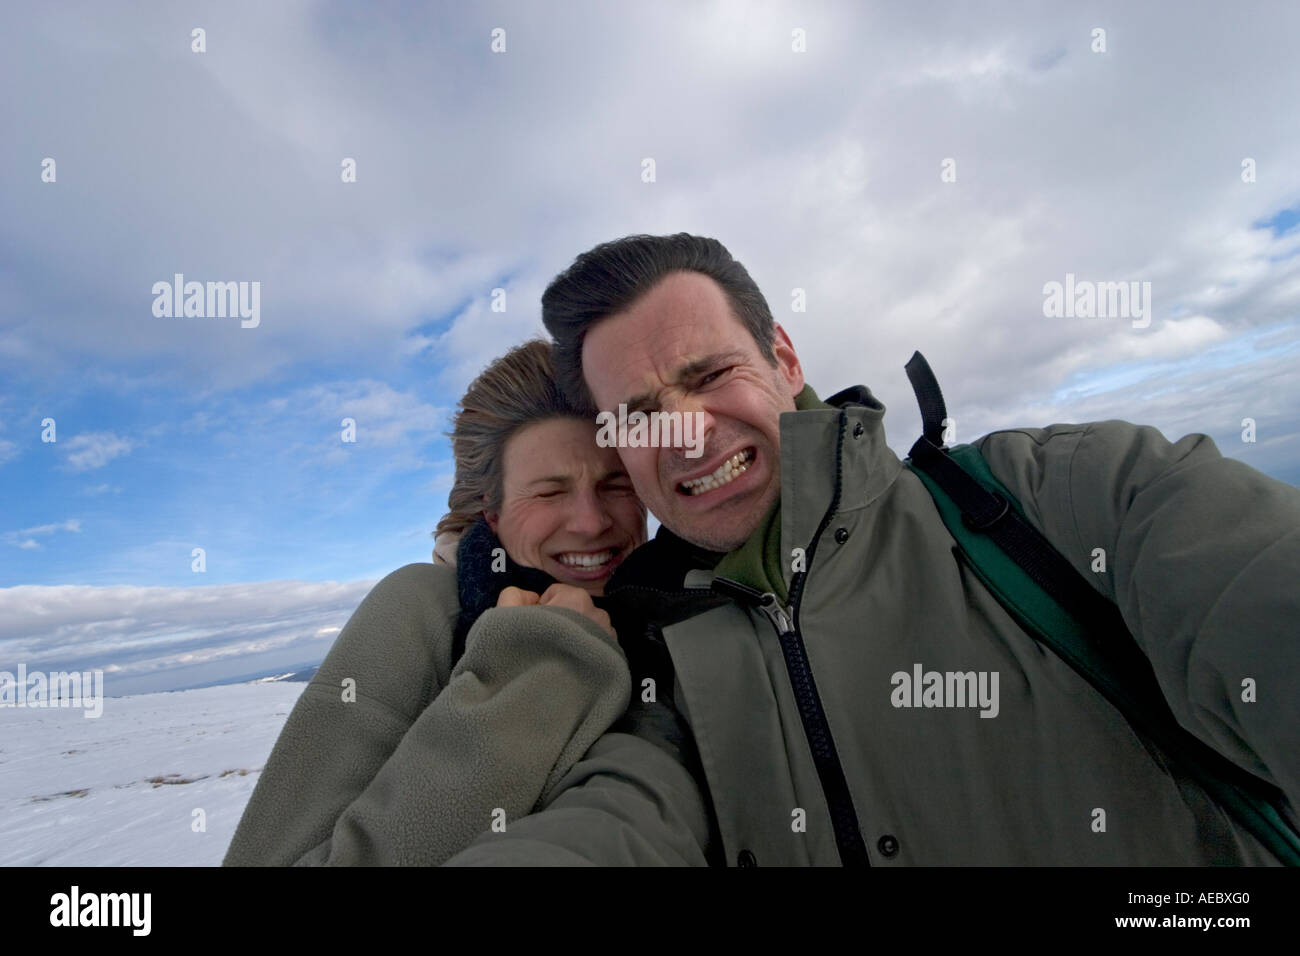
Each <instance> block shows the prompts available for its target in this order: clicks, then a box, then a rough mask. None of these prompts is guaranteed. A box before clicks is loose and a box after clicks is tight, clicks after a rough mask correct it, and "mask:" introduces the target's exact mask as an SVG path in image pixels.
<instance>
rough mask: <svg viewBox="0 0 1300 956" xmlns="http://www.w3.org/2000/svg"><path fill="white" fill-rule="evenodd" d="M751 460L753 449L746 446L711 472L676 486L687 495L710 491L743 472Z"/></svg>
mask: <svg viewBox="0 0 1300 956" xmlns="http://www.w3.org/2000/svg"><path fill="white" fill-rule="evenodd" d="M753 460H754V453H753V451H751V450H750V449H748V448H746V449H745V450H744V451H740V452H736V454H734V455H732V456H731V457H730V458H728V459H727V460H726V461H724V462H723V463H722V464H721V465H719V466H718V467H717V470H715V471H714V472H713V473H712V474H708V475H704V476H703V477H702V478H692V479H691V480H690V481H683V482H682V483H681V484H680V485H679V486H678V487H680V488H681V489H682V490H683V491H685V492H686V493H687V494H688V495H699V494H703V493H704V492H706V491H712V490H713V489H714V488H721V487H722V486H723V485H725V484H727V483H728V482H731V481H735V480H736V478H737V477H739V476H740V475H742V474H744V472H745V469H746V468H748V467H749V463H750V462H751V461H753Z"/></svg>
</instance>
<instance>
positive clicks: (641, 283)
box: [542, 232, 776, 404]
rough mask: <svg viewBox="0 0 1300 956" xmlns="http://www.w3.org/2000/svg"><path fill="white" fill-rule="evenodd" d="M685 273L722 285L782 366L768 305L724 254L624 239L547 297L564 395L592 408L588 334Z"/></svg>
mask: <svg viewBox="0 0 1300 956" xmlns="http://www.w3.org/2000/svg"><path fill="white" fill-rule="evenodd" d="M681 271H693V272H700V273H703V274H704V275H706V276H708V277H709V278H711V279H713V280H714V281H715V282H717V283H718V285H720V286H721V287H722V291H723V293H724V294H725V295H726V296H727V301H728V303H730V305H731V311H732V313H733V314H734V315H735V317H736V318H737V319H738V320H739V321H740V323H741V324H742V325H744V326H745V328H747V329H748V330H749V334H750V335H752V336H753V337H754V341H755V342H756V343H757V344H758V350H759V352H760V353H761V354H762V356H763V358H765V359H767V361H768V362H769V363H770V364H771V365H773V366H775V365H776V352H775V351H774V350H773V348H772V343H773V341H774V337H773V336H774V332H773V322H772V312H771V310H770V309H769V308H768V307H767V300H766V299H764V298H763V293H762V292H760V291H759V290H758V286H757V285H756V284H755V283H754V280H753V279H751V278H750V277H749V273H748V272H746V271H745V267H744V266H742V265H741V264H740V263H739V262H737V261H736V260H735V259H733V258H731V253H729V252H728V251H727V247H726V246H724V245H723V244H722V243H720V242H718V240H716V239H706V238H704V237H703V236H692V235H690V234H689V233H685V232H679V233H677V234H676V235H672V236H646V235H640V236H625V237H624V238H622V239H614V240H612V241H610V242H603V243H601V244H600V245H598V246H596V247H595V248H594V249H590V250H588V251H587V252H584V253H583V254H582V255H580V256H578V258H577V259H575V260H574V261H573V265H571V266H569V268H568V269H566V270H565V271H564V272H562V273H560V274H559V275H558V276H556V277H555V279H554V280H553V281H552V282H551V284H550V285H549V286H547V287H546V291H545V292H544V293H543V294H542V323H543V324H544V325H545V326H546V331H548V332H550V333H551V336H552V338H554V339H555V349H554V352H553V354H552V363H553V365H554V368H555V375H556V380H557V381H558V383H559V385H560V388H562V389H563V390H564V391H565V393H566V394H568V395H570V396H572V397H573V398H574V399H575V400H576V401H579V402H582V403H584V404H591V403H592V398H591V393H590V391H589V390H588V389H587V384H586V382H584V381H583V378H582V343H583V340H584V338H585V337H586V335H587V330H588V329H590V328H591V327H592V326H593V325H595V324H596V323H597V322H600V321H601V320H602V319H605V318H608V317H609V316H610V315H613V314H614V313H616V312H621V311H623V310H624V309H627V308H629V307H630V306H631V305H632V304H633V303H634V302H635V301H636V300H637V299H639V298H640V297H641V296H642V295H644V294H645V293H647V292H649V291H650V289H651V288H652V287H653V286H654V285H655V284H656V283H657V282H658V281H659V280H660V279H662V278H664V276H666V275H668V274H669V273H672V272H681Z"/></svg>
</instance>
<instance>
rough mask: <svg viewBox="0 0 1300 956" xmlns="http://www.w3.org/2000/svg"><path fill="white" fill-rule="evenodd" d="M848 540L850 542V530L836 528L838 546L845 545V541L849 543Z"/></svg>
mask: <svg viewBox="0 0 1300 956" xmlns="http://www.w3.org/2000/svg"><path fill="white" fill-rule="evenodd" d="M848 540H849V529H848V528H836V529H835V541H836V542H837V543H838V544H843V543H844V542H845V541H848Z"/></svg>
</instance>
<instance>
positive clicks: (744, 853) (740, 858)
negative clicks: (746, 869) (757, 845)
mask: <svg viewBox="0 0 1300 956" xmlns="http://www.w3.org/2000/svg"><path fill="white" fill-rule="evenodd" d="M736 866H758V859H757V858H756V857H755V856H754V854H752V853H750V852H749V851H748V850H741V851H740V852H739V853H738V854H737V855H736Z"/></svg>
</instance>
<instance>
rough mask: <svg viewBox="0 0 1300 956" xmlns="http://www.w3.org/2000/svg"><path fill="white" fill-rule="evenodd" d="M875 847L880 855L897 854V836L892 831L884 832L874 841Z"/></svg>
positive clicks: (891, 855) (890, 855)
mask: <svg viewBox="0 0 1300 956" xmlns="http://www.w3.org/2000/svg"><path fill="white" fill-rule="evenodd" d="M876 848H877V849H878V850H880V853H881V855H882V856H887V857H893V856H897V855H898V838H897V837H895V836H894V835H893V834H892V833H886V834H885V835H884V836H882V837H881V838H880V839H879V840H877V841H876Z"/></svg>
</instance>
